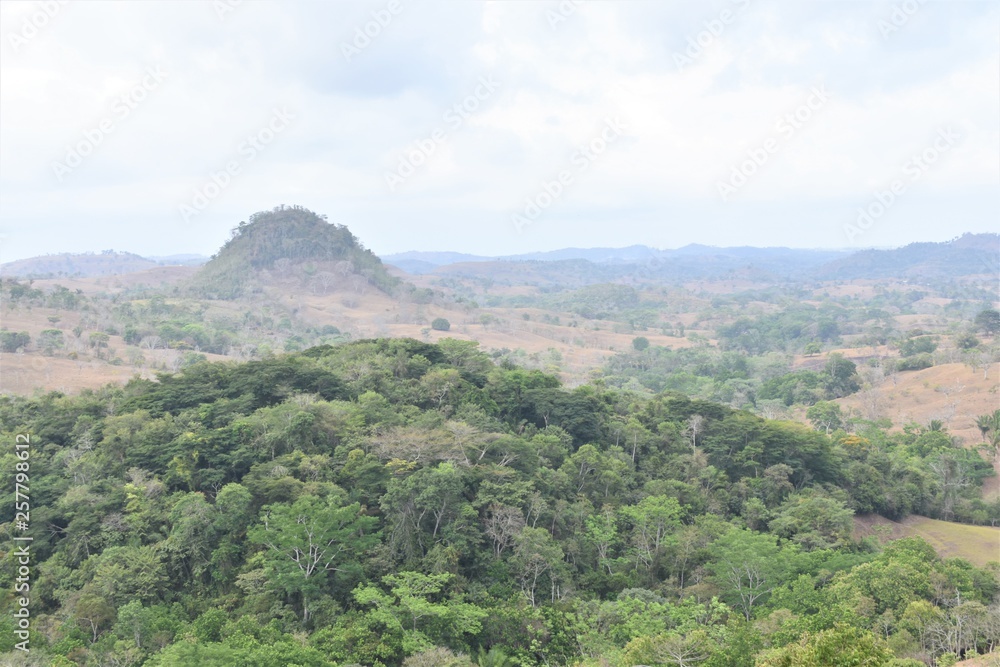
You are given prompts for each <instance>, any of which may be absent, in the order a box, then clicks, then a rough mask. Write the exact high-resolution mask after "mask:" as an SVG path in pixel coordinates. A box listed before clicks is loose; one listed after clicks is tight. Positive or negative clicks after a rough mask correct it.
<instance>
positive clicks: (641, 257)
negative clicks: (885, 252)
mask: <svg viewBox="0 0 1000 667" xmlns="http://www.w3.org/2000/svg"><path fill="white" fill-rule="evenodd" d="M850 252H851V251H849V250H797V249H792V248H751V247H738V248H716V247H713V246H706V245H698V244H692V245H687V246H684V247H683V248H678V249H676V250H660V249H658V248H651V247H649V246H645V245H632V246H628V247H625V248H562V249H560V250H550V251H547V252H531V253H524V254H520V255H502V256H496V257H487V256H483V255H468V254H464V253H457V252H415V251H414V252H403V253H398V254H393V255H385V256H384V257H382V261H384V262H386V263H387V264H392V265H393V266H396V267H398V268H400V269H402V270H404V271H406V272H407V273H412V274H423V273H431V272H432V271H434V270H435V269H437V268H438V267H442V266H450V265H453V264H464V263H468V262H562V261H569V260H585V261H588V262H592V263H594V264H614V265H620V266H626V265H635V264H650V263H656V262H661V261H663V260H671V259H678V258H697V257H711V258H715V259H717V260H718V259H722V258H725V259H729V260H731V261H734V262H736V263H742V264H746V262H748V261H757V262H764V263H771V262H775V261H778V262H786V261H789V260H791V261H792V263H793V264H795V265H803V264H804V265H809V266H812V265H816V266H819V265H821V264H824V263H826V262H829V261H831V260H834V259H837V258H839V257H845V256H847V255H848V254H850Z"/></svg>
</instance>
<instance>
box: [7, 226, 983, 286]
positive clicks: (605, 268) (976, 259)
mask: <svg viewBox="0 0 1000 667" xmlns="http://www.w3.org/2000/svg"><path fill="white" fill-rule="evenodd" d="M272 213H276V212H272ZM287 215H288V214H286V216H287ZM279 217H281V216H279ZM276 222H277V224H279V225H281V224H283V222H284V221H283V220H282V221H281V222H278V221H276ZM315 224H317V223H315V222H314V226H315ZM313 232H315V230H311V231H310V232H309V233H310V234H313ZM344 233H345V234H346V233H347V232H346V231H344ZM317 239H318V237H317ZM317 239H313V241H316V240H317ZM306 241H308V239H306ZM288 242H289V241H288V240H287V239H283V240H282V243H288ZM309 243H311V242H309ZM351 254H352V255H353V254H356V253H355V251H354V250H352V251H351ZM381 259H382V261H383V262H385V263H386V264H391V265H393V266H395V267H397V268H399V269H401V270H402V271H404V272H406V273H409V274H411V275H420V274H428V273H434V274H440V275H466V276H478V277H489V276H491V275H495V276H498V277H499V276H508V277H509V278H510V279H513V278H514V277H515V276H516V275H522V276H523V275H525V274H526V273H530V274H532V276H533V278H534V279H536V280H539V281H540V282H560V281H561V280H562V279H563V278H567V277H570V278H571V279H572V282H576V283H594V282H606V281H616V280H622V279H629V278H635V279H640V280H643V281H655V280H669V281H676V280H684V279H706V278H718V277H735V276H742V277H747V278H754V279H764V280H768V279H778V280H780V279H803V278H805V279H815V280H854V279H865V278H867V279H878V278H889V277H896V278H908V279H915V280H919V279H921V278H939V277H954V276H963V275H977V274H987V275H990V274H997V275H1000V235H998V234H965V235H963V236H961V237H958V238H955V239H953V240H951V241H947V242H944V243H911V244H910V245H907V246H904V247H902V248H895V249H889V250H817V249H796V248H753V247H748V246H740V247H732V248H717V247H714V246H706V245H700V244H691V245H687V246H684V247H682V248H677V249H672V250H663V249H658V248H651V247H649V246H645V245H632V246H627V247H624V248H562V249H559V250H551V251H547V252H534V253H524V254H519V255H506V256H496V257H489V256H485V255H473V254H468V253H460V252H447V251H441V252H421V251H411V252H403V253H395V254H391V255H385V256H384V257H382V258H381ZM208 261H209V258H207V257H204V256H202V255H194V254H187V255H169V256H158V257H142V256H140V255H136V254H133V253H128V252H114V251H105V252H102V253H86V254H71V253H62V254H56V255H45V256H42V257H33V258H30V259H22V260H17V261H13V262H7V263H5V264H0V275H2V276H4V277H22V278H44V277H63V276H65V277H70V276H81V277H89V276H101V275H120V274H125V273H134V272H136V271H142V270H145V269H151V268H154V267H157V266H178V265H181V266H200V265H202V264H205V263H206V262H208ZM515 264H516V266H515Z"/></svg>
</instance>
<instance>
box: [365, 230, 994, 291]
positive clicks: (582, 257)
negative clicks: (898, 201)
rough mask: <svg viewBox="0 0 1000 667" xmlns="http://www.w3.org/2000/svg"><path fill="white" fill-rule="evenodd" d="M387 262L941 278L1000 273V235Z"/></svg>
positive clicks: (411, 255)
mask: <svg viewBox="0 0 1000 667" xmlns="http://www.w3.org/2000/svg"><path fill="white" fill-rule="evenodd" d="M382 259H383V261H385V262H387V263H389V264H392V265H394V266H396V267H398V268H400V269H402V270H403V271H406V272H407V273H411V274H426V273H435V274H442V275H469V276H479V277H486V276H488V275H490V274H496V275H503V274H508V273H510V271H511V267H510V266H509V264H510V263H512V262H520V263H538V262H544V263H545V265H544V266H541V265H539V266H532V267H531V268H530V269H529V268H528V267H527V266H521V267H520V268H519V269H518V271H520V272H524V271H530V272H531V273H533V274H535V277H536V278H537V279H539V280H541V281H542V282H546V281H547V279H551V280H557V276H556V274H558V273H562V272H566V273H569V274H573V275H574V276H575V277H576V278H577V279H578V280H579V279H580V278H581V275H580V274H581V269H582V268H583V267H582V266H581V264H580V262H581V261H583V262H585V263H588V264H591V265H594V266H592V267H591V270H590V272H589V273H590V275H589V279H588V280H586V282H600V281H606V280H617V279H621V278H624V277H629V276H632V277H641V278H642V279H645V280H657V279H660V280H677V279H685V278H688V279H704V278H711V277H720V276H735V275H740V276H745V277H753V278H757V279H789V278H811V279H817V280H854V279H864V278H872V279H874V278H888V277H897V278H898V277H901V278H912V279H920V278H939V277H949V276H952V277H954V276H963V275H977V274H997V273H998V272H1000V235H997V234H965V235H964V236H961V237H958V238H956V239H953V240H951V241H947V242H944V243H912V244H910V245H907V246H904V247H902V248H895V249H889V250H813V249H796V248H753V247H748V246H741V247H733V248H716V247H713V246H706V245H700V244H691V245H687V246H684V247H682V248H677V249H675V250H660V249H657V248H650V247H649V246H644V245H633V246H628V247H625V248H564V249H561V250H553V251H550V252H537V253H526V254H522V255H508V256H498V257H484V256H481V255H467V254H462V253H453V252H405V253H399V254H394V255H386V256H385V257H383V258H382Z"/></svg>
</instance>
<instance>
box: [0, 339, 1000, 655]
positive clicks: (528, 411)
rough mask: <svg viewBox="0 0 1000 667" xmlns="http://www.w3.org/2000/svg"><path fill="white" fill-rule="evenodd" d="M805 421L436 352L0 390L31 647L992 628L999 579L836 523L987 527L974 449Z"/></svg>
mask: <svg viewBox="0 0 1000 667" xmlns="http://www.w3.org/2000/svg"><path fill="white" fill-rule="evenodd" d="M821 407H823V406H821ZM814 417H815V419H816V429H810V428H807V427H805V426H802V425H799V424H794V423H789V422H781V421H769V420H765V419H762V418H760V417H758V416H755V415H752V414H750V413H747V412H743V411H737V410H734V409H731V408H728V407H725V406H722V405H720V404H717V403H713V402H709V401H704V400H698V399H691V398H688V397H686V396H684V395H682V394H679V393H676V392H669V391H668V392H663V393H659V394H657V395H655V396H652V397H649V396H641V395H638V394H634V393H630V392H626V391H620V390H616V389H607V388H603V387H601V386H592V385H588V386H583V387H579V388H576V389H573V390H566V389H564V388H562V387H560V385H559V381H558V380H557V379H556V378H555V377H553V376H551V375H547V374H545V373H542V372H538V371H529V370H524V369H520V368H516V367H513V366H512V365H510V364H503V365H500V366H497V365H494V364H493V363H492V362H491V361H490V360H489V357H488V356H487V355H485V354H484V353H482V352H480V351H479V350H478V349H477V347H476V345H475V344H474V343H467V342H462V341H456V340H444V341H442V342H440V343H439V344H437V345H430V344H424V343H421V342H418V341H415V340H408V339H396V340H368V341H357V342H353V343H349V344H344V345H339V346H335V347H334V346H321V347H316V348H311V349H309V350H307V351H305V352H302V353H297V354H289V355H283V356H271V357H268V358H265V359H261V360H259V361H253V362H248V363H244V364H234V363H219V364H207V363H199V364H195V365H192V366H190V367H189V368H186V369H184V371H183V372H181V373H179V374H175V375H170V374H163V375H161V376H160V377H159V378H158V380H157V381H150V380H141V379H136V380H133V381H132V382H130V383H129V384H127V385H126V386H124V387H114V386H109V387H107V388H105V389H103V390H101V391H96V392H95V391H85V392H82V393H81V394H80V395H78V396H64V395H61V394H59V393H49V394H46V395H40V396H36V397H33V398H23V397H10V396H6V397H3V398H2V399H0V424H2V425H3V434H2V435H0V437H2V438H3V439H4V440H5V441H8V442H12V441H13V438H14V434H16V433H30V434H31V438H32V443H33V448H32V452H31V472H30V477H31V479H30V487H31V497H32V507H31V526H32V528H31V532H30V535H31V536H32V537H33V538H34V541H33V543H32V551H33V554H34V558H35V560H34V561H33V563H32V565H33V570H32V571H33V577H34V578H33V579H32V582H31V591H30V596H31V599H32V622H33V626H32V628H33V632H34V635H33V637H32V644H31V646H32V656H33V658H32V659H33V660H37V661H38V662H37V663H26V664H54V665H61V666H69V665H87V666H90V665H95V666H96V665H109V664H118V665H151V666H157V665H159V666H164V667H167V666H175V665H207V666H213V665H219V666H222V665H226V666H229V665H247V666H255V667H257V666H259V667H271V666H273V667H279V666H280V667H286V666H288V665H302V666H306V665H308V666H316V667H328V666H331V665H340V666H346V665H366V666H369V665H370V666H375V665H383V666H385V667H389V666H397V665H407V666H409V667H417V666H422V665H427V666H429V665H452V666H454V667H463V666H469V665H472V664H477V665H479V667H485V666H486V665H522V666H529V665H580V666H586V667H599V666H604V665H612V666H615V667H617V666H622V667H626V666H632V665H637V664H643V665H705V666H708V667H727V666H731V667H737V666H739V667H745V666H747V665H753V664H757V665H761V666H768V667H770V666H772V665H773V666H778V665H799V664H804V665H808V664H830V663H824V662H819V661H818V660H819V659H820V658H818V657H817V656H822V655H827V654H829V653H830V651H833V650H836V651H838V652H839V654H842V655H844V656H849V657H850V658H851V660H854V662H844V663H838V664H865V665H897V666H898V665H919V664H939V665H943V664H948V661H949V660H953V659H954V658H956V657H958V656H959V655H972V654H975V653H977V652H986V651H988V650H990V649H992V648H993V647H994V646H996V644H997V643H998V642H1000V614H998V606H997V595H998V591H1000V583H998V578H997V575H998V567H994V566H991V567H989V568H985V569H982V568H977V567H975V566H973V565H971V564H969V563H968V562H965V561H963V560H960V559H941V558H939V557H938V556H937V555H936V554H935V553H934V551H933V549H932V548H931V547H930V546H929V545H927V544H926V543H924V542H922V541H919V540H901V541H897V542H894V543H891V544H890V545H888V546H886V547H885V548H884V549H882V548H880V547H879V545H878V543H877V542H876V541H873V540H867V541H861V542H858V541H856V540H854V539H853V538H852V531H853V520H852V517H853V515H854V514H855V513H870V512H878V513H881V514H883V515H885V516H888V517H892V518H899V517H902V516H905V515H906V514H908V513H910V512H919V513H922V514H927V515H930V516H940V517H943V518H959V519H964V520H970V521H975V522H979V523H990V522H992V523H998V522H1000V503H993V504H986V503H984V502H983V501H982V500H981V499H980V494H979V486H980V484H981V481H982V479H983V478H984V477H985V476H987V475H988V474H991V469H990V467H989V466H988V465H986V464H985V463H984V462H983V461H982V459H981V458H980V457H979V456H978V455H977V454H975V452H969V451H968V450H965V449H963V448H962V447H960V446H959V445H958V444H957V443H956V442H954V441H953V439H952V438H950V437H948V435H947V434H946V433H945V432H943V431H941V430H940V429H939V428H936V429H933V430H931V429H922V428H910V429H907V430H906V431H904V432H901V433H895V432H888V431H886V430H885V429H883V428H880V427H878V426H876V425H867V426H863V427H859V428H856V429H855V432H854V433H851V434H848V433H846V432H844V431H843V430H841V429H839V424H837V423H835V422H834V421H832V419H833V417H836V415H835V414H833V415H830V414H827V413H826V412H824V411H823V410H819V411H817V412H816V414H814ZM16 463H17V459H16V457H15V456H14V455H13V454H12V453H11V451H10V449H9V448H8V449H7V450H5V451H4V453H3V456H2V458H0V466H2V468H3V470H4V472H5V473H6V478H8V479H11V478H12V475H13V472H14V470H15V466H16ZM9 486H11V487H12V485H9ZM3 494H4V497H3V503H2V505H0V522H2V525H3V527H4V529H5V530H6V531H8V532H10V531H11V530H12V527H11V524H10V522H11V521H13V520H14V515H13V508H14V502H13V501H14V499H13V495H12V488H5V489H4V490H3ZM7 544H10V542H9V541H8V542H7ZM2 560H3V566H2V567H0V586H2V588H3V590H4V591H5V593H4V596H5V597H4V604H5V605H11V604H13V602H12V600H11V598H10V595H11V593H10V591H12V590H13V577H14V576H15V572H16V567H13V566H12V563H14V562H15V557H14V555H13V552H12V551H10V550H8V551H6V552H5V553H4V556H3V559H2ZM4 618H5V619H6V620H4V621H0V624H2V632H0V651H11V649H13V645H14V641H15V639H14V635H13V629H14V626H13V625H12V623H11V616H10V615H9V614H6V615H5V616H4ZM4 655H5V656H6V657H4V658H3V659H4V660H9V661H13V660H15V659H16V656H17V653H16V652H14V651H11V652H9V653H6V654H4ZM846 659H847V658H845V660H846ZM810 660H812V662H810ZM12 664H17V663H12Z"/></svg>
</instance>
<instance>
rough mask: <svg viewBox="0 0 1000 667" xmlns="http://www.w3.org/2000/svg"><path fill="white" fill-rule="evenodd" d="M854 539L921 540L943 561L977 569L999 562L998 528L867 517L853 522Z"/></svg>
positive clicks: (908, 518) (999, 533)
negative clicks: (957, 561)
mask: <svg viewBox="0 0 1000 667" xmlns="http://www.w3.org/2000/svg"><path fill="white" fill-rule="evenodd" d="M854 529H855V536H856V537H866V536H868V535H874V534H882V535H885V536H886V537H887V538H888V539H899V538H901V537H915V536H916V537H922V538H924V539H925V540H927V542H929V543H930V544H931V545H933V546H934V548H935V549H936V550H937V552H938V553H939V554H940V555H941V556H942V557H944V558H955V557H958V558H965V559H966V560H968V561H969V562H971V563H975V564H976V565H980V566H981V565H985V564H986V563H988V562H990V561H1000V528H991V527H989V526H967V525H965V524H961V523H951V522H950V521H939V520H937V519H928V518H927V517H924V516H916V515H914V516H909V517H907V518H905V519H903V520H902V521H899V522H897V521H890V520H889V519H886V518H884V517H880V516H874V515H868V516H859V517H856V518H855V520H854Z"/></svg>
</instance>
